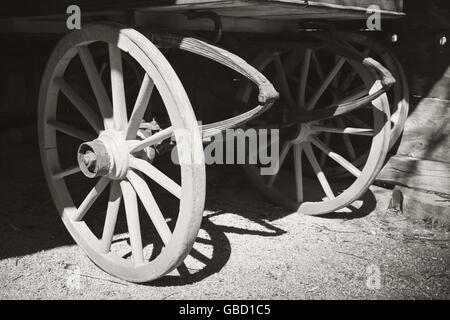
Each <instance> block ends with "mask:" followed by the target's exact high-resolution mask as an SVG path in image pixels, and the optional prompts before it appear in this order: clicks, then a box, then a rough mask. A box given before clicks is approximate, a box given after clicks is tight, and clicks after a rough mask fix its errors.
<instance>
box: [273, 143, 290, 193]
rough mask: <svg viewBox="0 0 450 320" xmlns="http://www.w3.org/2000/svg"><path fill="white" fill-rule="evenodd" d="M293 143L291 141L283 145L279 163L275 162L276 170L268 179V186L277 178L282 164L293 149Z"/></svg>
mask: <svg viewBox="0 0 450 320" xmlns="http://www.w3.org/2000/svg"><path fill="white" fill-rule="evenodd" d="M291 146H292V144H291V143H290V142H285V143H284V145H283V147H282V148H281V152H280V156H279V158H278V163H276V164H275V168H276V170H277V171H276V172H275V173H274V174H273V175H271V176H269V178H268V179H267V186H268V187H271V186H272V185H273V183H274V182H275V179H276V178H277V176H278V173H279V172H280V169H281V166H282V165H283V162H284V160H285V159H286V156H287V154H288V152H289V150H290V149H291Z"/></svg>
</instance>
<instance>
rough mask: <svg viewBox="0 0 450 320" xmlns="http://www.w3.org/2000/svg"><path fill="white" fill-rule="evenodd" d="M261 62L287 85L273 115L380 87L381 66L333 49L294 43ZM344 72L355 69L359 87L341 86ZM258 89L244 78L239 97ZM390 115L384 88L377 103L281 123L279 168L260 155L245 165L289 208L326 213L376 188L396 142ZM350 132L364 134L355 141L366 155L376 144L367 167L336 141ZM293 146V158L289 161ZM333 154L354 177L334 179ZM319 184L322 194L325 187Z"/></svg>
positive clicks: (272, 196)
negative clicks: (268, 167) (265, 170)
mask: <svg viewBox="0 0 450 320" xmlns="http://www.w3.org/2000/svg"><path fill="white" fill-rule="evenodd" d="M324 55H327V56H328V57H329V59H328V61H327V64H328V66H327V65H326V63H324V65H322V64H319V63H318V60H319V57H323V56H324ZM320 61H321V62H322V61H323V60H320ZM255 65H256V67H257V68H258V69H259V70H264V73H265V75H266V76H267V77H268V78H269V79H272V80H273V81H274V83H275V86H276V87H277V90H279V91H280V93H281V97H280V100H279V101H278V102H276V105H275V106H274V107H273V108H272V111H273V113H272V114H271V110H269V111H268V112H267V113H266V115H265V116H266V119H268V118H270V117H271V116H273V117H274V118H277V115H276V113H283V112H284V111H283V110H289V109H290V110H294V109H297V110H298V109H300V110H307V111H309V110H317V109H320V108H322V107H325V106H328V105H329V104H330V103H331V102H333V101H334V102H336V98H338V99H339V101H340V102H343V101H352V100H354V99H357V98H361V97H363V96H365V95H367V94H369V93H372V92H373V91H375V90H377V87H378V86H379V81H376V79H377V76H376V74H375V73H374V72H373V71H371V70H368V69H367V68H365V67H364V66H363V65H362V64H360V63H358V62H355V61H350V60H348V61H347V60H346V59H345V58H342V57H340V56H339V55H337V54H336V53H334V52H332V51H330V50H319V49H318V50H312V49H306V48H304V49H302V48H294V49H292V50H286V51H283V52H270V51H266V52H264V53H263V54H261V55H260V56H259V57H258V59H257V61H256V64H255ZM325 71H326V72H325ZM340 73H342V74H343V75H345V76H347V77H348V76H349V75H350V76H352V77H353V79H352V81H351V84H352V86H353V87H352V88H351V90H348V91H345V92H336V90H334V87H333V86H332V83H333V80H334V78H335V77H336V76H337V75H339V74H340ZM353 74H354V75H353ZM253 96H254V89H253V87H252V86H249V85H247V84H245V83H244V84H243V85H242V87H241V88H240V90H239V99H240V100H241V101H243V102H244V103H246V102H248V101H250V100H251V99H253ZM336 96H337V97H336ZM389 115H390V113H389V103H388V100H387V97H386V95H385V94H384V95H382V96H380V97H379V98H378V99H376V100H374V101H373V102H372V103H371V104H370V107H367V108H360V109H356V110H354V111H352V112H351V113H348V114H344V115H341V116H338V117H333V118H331V119H327V120H325V121H316V122H309V123H302V124H299V125H298V126H297V127H295V128H285V127H283V124H282V123H281V124H280V126H281V128H282V129H281V130H280V147H281V150H280V156H279V163H278V166H277V167H278V168H279V170H276V172H275V173H274V174H272V175H270V176H263V175H261V170H260V169H261V168H260V167H261V166H260V165H259V163H257V164H249V165H245V166H244V170H245V172H246V174H247V175H248V176H249V178H250V179H251V181H252V182H253V183H254V184H255V185H256V186H257V187H258V188H259V189H260V190H261V191H262V192H263V194H265V195H266V196H267V197H268V198H269V199H271V200H272V201H274V202H276V203H278V204H281V205H283V206H285V207H287V208H289V209H292V210H298V211H299V212H301V213H304V214H309V215H318V214H325V213H329V212H333V211H336V210H338V209H341V208H344V207H346V206H348V205H350V204H352V203H353V202H354V201H355V200H357V199H358V198H359V197H360V196H361V195H362V194H363V193H364V192H365V191H366V190H367V189H368V187H369V186H370V184H371V183H372V182H373V180H374V179H375V177H376V175H377V174H378V172H379V170H380V169H381V166H382V165H383V162H384V159H385V156H386V154H387V151H388V146H389V137H390V123H389V120H388V119H389ZM263 117H264V116H263ZM348 117H354V118H356V117H358V118H359V117H361V118H367V119H370V120H371V125H368V124H364V126H362V125H359V126H349V125H348V124H347V122H346V120H345V119H346V118H348ZM278 119H279V116H278ZM268 121H271V120H270V119H268ZM272 123H273V121H272ZM342 136H346V137H347V138H348V137H349V136H352V137H357V138H358V141H357V142H358V143H357V144H356V143H353V145H354V146H353V149H354V153H355V154H354V155H353V159H354V160H355V159H357V158H362V155H363V154H365V153H366V150H367V149H369V152H368V155H367V156H366V157H365V158H364V159H365V163H364V164H363V165H362V166H361V167H359V168H358V167H357V166H356V165H355V164H353V163H352V161H349V160H347V157H348V156H349V155H347V154H345V152H348V144H346V143H342V142H341V143H334V141H342V140H341V139H342ZM273 141H276V139H274V140H272V142H273ZM344 141H345V140H344ZM347 141H348V140H347ZM291 150H293V151H292V157H293V160H294V161H293V166H292V165H290V164H289V161H287V159H288V155H289V154H290V151H291ZM315 150H316V151H315ZM259 152H261V150H260V151H259ZM275 152H276V149H275ZM316 152H319V156H317V155H316ZM259 154H260V153H259ZM250 155H252V156H255V155H254V154H250ZM343 155H344V156H343ZM327 156H328V157H329V158H330V159H332V160H334V161H333V162H335V163H336V164H337V166H339V167H343V168H344V169H345V170H346V171H347V172H349V173H350V174H351V176H352V177H350V178H346V179H340V180H337V181H336V180H335V181H329V180H328V179H327V177H326V174H327V171H325V170H322V168H323V167H324V162H325V161H324V159H326V158H327ZM250 158H251V157H249V159H250ZM308 172H310V173H312V176H313V177H311V175H310V174H308ZM306 184H308V187H306ZM314 185H316V187H314ZM318 188H320V189H321V190H322V194H320V193H321V192H317V189H318Z"/></svg>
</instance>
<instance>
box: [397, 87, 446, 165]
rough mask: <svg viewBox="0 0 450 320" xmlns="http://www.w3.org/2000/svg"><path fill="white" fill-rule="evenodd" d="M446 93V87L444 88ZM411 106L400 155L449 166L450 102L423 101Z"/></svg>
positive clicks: (432, 99)
mask: <svg viewBox="0 0 450 320" xmlns="http://www.w3.org/2000/svg"><path fill="white" fill-rule="evenodd" d="M447 91H448V87H447ZM414 100H415V103H417V105H416V106H414V105H413V108H412V111H411V114H410V115H409V117H408V119H407V121H406V124H405V130H404V132H403V137H402V139H401V143H400V147H399V149H398V152H397V153H398V154H399V155H405V156H408V157H414V158H418V159H425V160H433V161H440V162H444V163H450V101H447V100H441V99H435V98H425V99H421V100H420V101H417V100H418V99H414Z"/></svg>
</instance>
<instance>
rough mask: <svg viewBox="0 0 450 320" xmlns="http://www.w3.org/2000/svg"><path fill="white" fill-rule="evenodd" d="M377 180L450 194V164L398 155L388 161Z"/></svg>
mask: <svg viewBox="0 0 450 320" xmlns="http://www.w3.org/2000/svg"><path fill="white" fill-rule="evenodd" d="M377 180H378V181H382V182H387V183H389V184H394V185H402V186H407V187H409V188H414V189H419V190H426V191H433V192H437V193H441V194H448V195H450V164H449V163H443V162H438V161H430V160H422V159H417V158H412V157H406V156H399V155H397V156H394V157H392V158H391V159H390V160H389V161H388V163H387V164H386V166H385V167H384V168H383V170H382V171H381V172H380V174H379V175H378V177H377Z"/></svg>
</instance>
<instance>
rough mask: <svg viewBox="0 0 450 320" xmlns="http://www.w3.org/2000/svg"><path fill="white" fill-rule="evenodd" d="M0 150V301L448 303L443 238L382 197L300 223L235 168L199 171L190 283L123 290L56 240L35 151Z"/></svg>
mask: <svg viewBox="0 0 450 320" xmlns="http://www.w3.org/2000/svg"><path fill="white" fill-rule="evenodd" d="M14 145H16V146H18V147H13V146H14ZM2 150H4V153H3V154H2V157H1V160H0V161H1V162H0V181H1V182H0V195H1V196H0V203H1V204H2V205H1V208H0V299H448V298H450V270H449V263H450V250H449V247H450V234H449V232H447V231H446V230H444V229H442V228H436V227H433V228H432V227H431V226H429V225H428V224H426V223H423V222H417V221H413V220H412V219H409V218H407V217H405V216H403V215H399V214H396V213H394V212H389V211H387V210H386V208H387V207H388V202H389V199H390V194H391V191H390V190H387V189H383V188H379V187H372V188H371V190H370V191H369V192H368V193H367V194H366V196H365V197H364V199H363V200H364V201H363V206H362V207H361V209H359V210H356V211H354V212H351V213H334V214H330V215H327V216H326V217H308V216H302V215H299V214H296V213H292V212H287V211H285V210H283V209H282V208H279V207H277V206H274V205H272V204H270V203H269V202H268V201H266V200H265V199H264V198H262V197H261V196H260V195H259V194H258V193H257V192H256V190H255V189H254V188H253V187H252V186H251V185H250V184H249V183H247V182H246V180H245V179H244V177H243V175H242V173H241V171H240V169H239V168H236V167H219V168H208V187H207V202H206V206H205V213H204V219H203V224H202V230H201V232H200V235H201V236H202V238H204V239H207V241H204V243H197V244H196V245H195V248H196V251H195V257H192V256H189V257H188V259H187V261H186V265H187V267H188V271H189V274H188V275H183V276H180V275H179V274H178V272H177V271H174V272H173V273H172V274H170V275H168V276H166V277H164V278H162V279H159V280H157V281H154V282H151V283H147V284H140V285H138V284H131V283H127V282H124V281H121V280H118V279H116V278H114V277H111V276H109V275H108V274H106V273H104V272H103V271H101V270H100V269H99V268H97V267H96V266H95V265H94V264H93V263H92V262H91V261H90V260H89V259H88V258H87V257H86V256H85V254H84V253H83V252H82V250H81V249H80V248H78V247H77V246H76V245H75V244H74V241H73V240H72V239H71V238H70V236H69V235H68V233H67V232H66V230H65V228H64V226H63V224H62V222H61V221H60V220H59V217H58V214H57V212H56V210H55V208H54V206H53V204H52V202H51V199H50V195H49V193H48V191H47V187H46V183H45V180H44V177H43V175H42V172H41V167H40V159H39V155H38V150H37V146H36V143H35V142H34V141H29V142H26V143H23V142H21V143H20V144H14V143H11V144H9V145H8V146H2ZM225 177H226V178H225ZM224 181H225V183H224Z"/></svg>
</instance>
